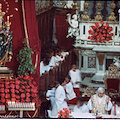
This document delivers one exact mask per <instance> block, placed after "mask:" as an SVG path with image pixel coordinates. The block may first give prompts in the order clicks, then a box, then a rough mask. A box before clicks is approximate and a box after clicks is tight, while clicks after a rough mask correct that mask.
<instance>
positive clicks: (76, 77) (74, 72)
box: [69, 64, 82, 97]
mask: <svg viewBox="0 0 120 120" xmlns="http://www.w3.org/2000/svg"><path fill="white" fill-rule="evenodd" d="M69 76H70V77H71V83H72V85H73V89H74V91H75V93H76V96H77V97H79V96H80V83H81V81H82V79H81V72H80V70H79V69H77V67H76V65H75V64H73V65H72V68H71V70H69Z"/></svg>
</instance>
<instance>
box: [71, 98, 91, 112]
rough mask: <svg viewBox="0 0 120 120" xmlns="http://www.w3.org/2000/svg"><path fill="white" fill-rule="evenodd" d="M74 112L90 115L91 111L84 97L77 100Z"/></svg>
mask: <svg viewBox="0 0 120 120" xmlns="http://www.w3.org/2000/svg"><path fill="white" fill-rule="evenodd" d="M73 112H78V113H89V109H88V107H87V105H86V104H85V103H84V98H82V97H79V98H77V105H75V107H74V109H73Z"/></svg>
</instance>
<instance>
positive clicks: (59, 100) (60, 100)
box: [51, 78, 68, 116]
mask: <svg viewBox="0 0 120 120" xmlns="http://www.w3.org/2000/svg"><path fill="white" fill-rule="evenodd" d="M59 83H60V85H59V86H58V87H57V89H56V92H55V102H54V105H53V109H52V112H51V113H52V116H57V114H58V112H59V111H60V110H62V109H63V108H68V105H67V102H66V101H68V99H67V98H66V95H65V90H64V87H63V86H65V85H66V82H65V80H64V79H63V78H62V79H60V80H59Z"/></svg>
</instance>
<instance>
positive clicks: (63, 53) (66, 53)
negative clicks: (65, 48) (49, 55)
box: [61, 52, 69, 59]
mask: <svg viewBox="0 0 120 120" xmlns="http://www.w3.org/2000/svg"><path fill="white" fill-rule="evenodd" d="M61 54H62V55H63V58H64V59H65V56H66V55H69V52H62V53H61Z"/></svg>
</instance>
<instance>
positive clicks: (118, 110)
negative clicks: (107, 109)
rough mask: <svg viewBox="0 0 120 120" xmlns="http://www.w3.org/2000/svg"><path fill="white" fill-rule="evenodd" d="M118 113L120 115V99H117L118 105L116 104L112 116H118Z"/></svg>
mask: <svg viewBox="0 0 120 120" xmlns="http://www.w3.org/2000/svg"><path fill="white" fill-rule="evenodd" d="M118 113H119V114H120V97H117V98H116V104H114V106H113V107H112V110H111V115H117V114H118Z"/></svg>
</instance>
